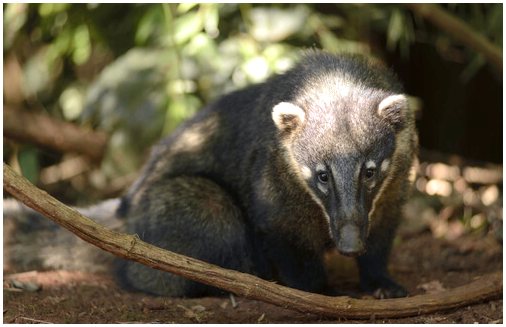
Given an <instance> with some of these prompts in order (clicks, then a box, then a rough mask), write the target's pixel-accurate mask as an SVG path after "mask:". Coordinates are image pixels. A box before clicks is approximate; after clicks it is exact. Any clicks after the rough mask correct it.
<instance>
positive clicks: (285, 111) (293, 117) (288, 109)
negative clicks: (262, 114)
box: [272, 102, 306, 134]
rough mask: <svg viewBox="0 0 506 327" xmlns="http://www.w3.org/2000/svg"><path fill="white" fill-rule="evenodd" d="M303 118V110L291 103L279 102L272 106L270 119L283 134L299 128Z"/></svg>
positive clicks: (304, 116)
mask: <svg viewBox="0 0 506 327" xmlns="http://www.w3.org/2000/svg"><path fill="white" fill-rule="evenodd" d="M305 119H306V113H305V112H304V110H302V109H301V108H300V107H298V106H296V105H294V104H292V103H289V102H280V103H278V104H277V105H275V106H274V108H272V120H273V121H274V124H276V127H277V128H278V130H279V131H280V132H281V133H283V134H291V133H293V132H294V131H296V130H297V129H299V128H300V127H301V126H302V124H303V123H304V120H305Z"/></svg>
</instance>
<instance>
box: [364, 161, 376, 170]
mask: <svg viewBox="0 0 506 327" xmlns="http://www.w3.org/2000/svg"><path fill="white" fill-rule="evenodd" d="M365 168H367V169H374V168H376V163H375V162H374V161H372V160H369V161H368V162H366V163H365Z"/></svg>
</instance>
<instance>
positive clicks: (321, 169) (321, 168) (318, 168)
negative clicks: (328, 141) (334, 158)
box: [316, 163, 327, 171]
mask: <svg viewBox="0 0 506 327" xmlns="http://www.w3.org/2000/svg"><path fill="white" fill-rule="evenodd" d="M326 170H327V169H326V168H325V165H324V164H321V163H319V164H317V165H316V171H326Z"/></svg>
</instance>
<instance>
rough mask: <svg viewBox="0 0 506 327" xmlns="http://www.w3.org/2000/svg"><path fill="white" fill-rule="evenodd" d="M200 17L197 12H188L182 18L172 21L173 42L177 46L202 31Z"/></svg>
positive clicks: (202, 25)
mask: <svg viewBox="0 0 506 327" xmlns="http://www.w3.org/2000/svg"><path fill="white" fill-rule="evenodd" d="M203 23H204V22H203V19H202V15H200V14H199V13H198V12H189V13H187V14H186V15H184V16H180V17H178V18H176V19H175V21H174V40H175V41H176V43H177V44H182V43H185V42H187V41H188V40H189V39H190V38H192V37H193V36H195V35H196V34H198V33H199V32H200V31H202V29H203V27H204V24H203Z"/></svg>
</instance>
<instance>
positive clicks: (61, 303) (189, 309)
mask: <svg viewBox="0 0 506 327" xmlns="http://www.w3.org/2000/svg"><path fill="white" fill-rule="evenodd" d="M399 234H400V235H399V237H398V239H397V241H396V245H395V248H394V250H393V253H392V260H391V272H392V275H393V276H394V277H395V278H396V279H397V280H398V281H399V282H401V283H402V284H403V285H404V286H406V287H407V289H408V291H409V292H410V295H416V294H423V293H425V292H437V291H439V290H441V289H442V288H444V289H448V288H453V287H456V286H460V285H464V284H466V283H468V282H470V281H472V280H473V279H474V278H476V277H478V276H481V275H484V274H487V273H490V272H496V271H502V245H501V244H500V243H499V242H497V240H496V238H495V237H494V236H493V235H492V234H491V233H488V234H487V235H479V234H477V233H474V234H467V235H464V236H461V237H459V238H457V239H455V240H452V241H448V240H444V239H436V238H434V237H433V235H432V233H431V232H430V231H429V230H427V229H426V228H421V229H419V230H416V231H413V230H412V229H410V228H407V229H401V231H400V233H399ZM328 263H329V275H330V278H331V280H332V281H333V283H332V284H333V285H334V286H336V287H340V288H341V289H343V290H348V291H351V292H358V279H357V272H356V267H355V265H354V262H353V260H350V259H348V258H344V257H341V256H339V255H337V254H331V255H329V256H328ZM13 280H15V281H16V282H15V283H16V285H18V286H19V284H20V283H21V284H22V285H24V287H22V288H25V289H26V288H28V289H29V288H30V287H31V286H33V288H34V289H35V288H40V289H39V290H37V291H28V290H20V289H19V288H17V287H16V286H15V285H14V282H13ZM3 300H4V301H3V313H4V315H3V321H4V323H42V322H52V323H336V322H340V323H344V322H346V323H355V322H364V321H355V320H344V319H337V320H336V319H327V318H324V317H319V316H317V315H312V314H303V313H299V312H296V311H291V310H287V309H282V308H279V307H276V306H274V305H271V304H266V303H262V302H259V301H254V300H248V299H245V298H240V297H232V296H224V297H221V298H220V297H207V298H198V299H174V298H162V297H153V296H147V295H144V294H140V293H128V292H126V291H124V290H121V289H120V288H119V287H118V286H116V285H115V283H114V281H113V280H112V278H111V277H109V276H106V275H104V274H90V273H82V272H69V271H47V272H36V271H32V272H26V273H22V274H17V275H14V276H9V275H8V274H5V272H4V298H3ZM378 301H380V300H378ZM367 322H375V323H475V322H478V323H502V322H503V301H502V300H501V299H497V300H492V301H489V302H486V303H481V304H475V305H471V306H467V307H463V308H459V309H455V310H450V311H447V312H441V313H437V314H430V315H421V316H416V317H410V318H402V319H381V320H374V319H371V320H369V321H367Z"/></svg>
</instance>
